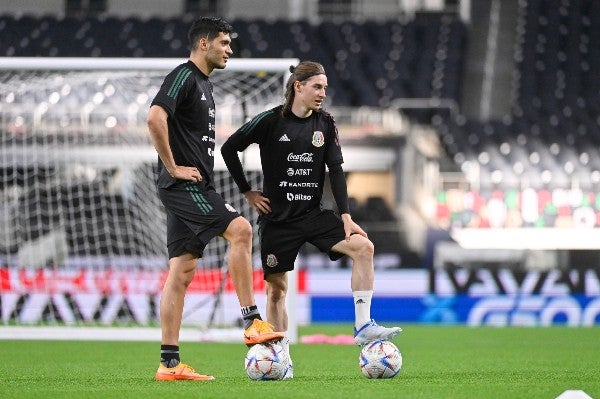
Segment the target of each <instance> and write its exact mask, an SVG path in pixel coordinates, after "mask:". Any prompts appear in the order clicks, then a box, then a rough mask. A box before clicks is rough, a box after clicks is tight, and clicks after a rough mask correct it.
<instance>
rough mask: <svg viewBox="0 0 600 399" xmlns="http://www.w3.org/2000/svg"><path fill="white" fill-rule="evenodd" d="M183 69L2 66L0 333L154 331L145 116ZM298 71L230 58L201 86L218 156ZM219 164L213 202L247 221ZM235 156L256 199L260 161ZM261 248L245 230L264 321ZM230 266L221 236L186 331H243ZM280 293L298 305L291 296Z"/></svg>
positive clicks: (134, 63)
mask: <svg viewBox="0 0 600 399" xmlns="http://www.w3.org/2000/svg"><path fill="white" fill-rule="evenodd" d="M185 61H187V59H171V58H169V59H165V58H127V59H125V58H123V59H121V58H41V57H33V58H29V57H19V58H2V57H0V203H1V204H2V205H1V206H0V295H1V299H2V300H1V302H0V308H1V309H0V310H1V313H0V314H1V316H2V322H3V323H4V324H17V325H19V324H37V323H44V324H50V325H61V324H69V325H73V324H75V325H95V324H111V325H112V324H133V325H152V324H155V323H156V322H158V303H159V297H160V287H161V285H162V282H163V281H164V278H165V273H166V268H167V265H168V259H167V258H168V257H167V253H166V243H165V241H166V220H165V214H164V210H163V208H162V204H161V203H160V201H159V199H158V197H157V194H156V189H155V185H154V180H155V177H154V174H155V166H156V161H157V154H156V151H155V150H154V147H153V146H152V143H151V141H150V137H149V134H148V133H147V125H146V116H147V111H148V108H149V104H150V101H151V100H152V98H153V97H154V95H155V94H156V92H157V91H158V89H159V88H160V85H161V84H162V81H163V79H164V77H165V76H166V74H167V73H168V72H169V71H170V70H172V69H173V68H174V67H176V66H177V65H178V64H180V63H183V62H185ZM297 63H298V60H297V59H293V58H292V59H230V60H229V61H228V63H227V67H226V68H225V69H223V70H215V71H214V72H213V73H212V74H211V77H210V79H211V82H212V83H213V86H214V98H215V103H216V140H217V147H219V146H220V144H221V143H222V142H223V141H224V140H225V139H226V137H228V135H230V134H231V133H233V131H235V129H237V128H238V127H239V126H241V125H242V124H243V123H244V122H246V121H247V120H248V119H249V118H250V117H252V116H253V115H255V114H257V113H259V112H262V111H264V110H265V109H267V108H269V107H273V106H275V105H277V104H280V103H281V102H282V100H283V93H284V88H285V82H286V81H287V78H288V77H289V74H290V72H289V66H290V65H296V64H297ZM249 152H252V149H250V150H249ZM216 153H217V156H216V157H215V180H216V185H217V190H218V191H219V192H221V193H222V194H223V195H224V197H225V198H226V199H227V200H228V201H229V202H230V203H231V204H232V205H233V206H234V207H235V208H236V209H237V210H238V211H239V212H240V213H241V214H242V215H243V216H245V217H246V218H248V219H249V220H251V221H252V222H254V221H255V219H256V215H255V214H254V211H253V210H252V209H251V208H250V207H249V206H248V205H247V204H246V203H245V201H244V198H243V196H242V195H241V194H240V193H239V191H238V189H237V186H236V185H235V183H234V182H233V180H232V179H231V177H230V175H229V173H228V172H227V171H226V168H225V166H224V163H223V161H222V159H220V151H218V150H217V151H216ZM254 153H255V151H254ZM243 158H244V160H245V165H246V170H247V174H248V178H249V180H250V182H251V184H252V185H253V186H255V187H260V185H261V183H262V177H261V174H260V163H259V162H256V159H252V157H250V156H245V157H243ZM255 230H256V229H255ZM259 248H260V247H259V245H258V236H257V234H256V231H255V236H254V247H253V265H254V271H255V273H254V280H255V281H254V282H255V291H256V295H257V302H258V304H259V307H260V308H261V311H262V312H263V314H264V313H265V311H266V308H265V303H264V301H265V298H264V281H262V272H261V270H260V254H259ZM226 255H227V243H226V241H225V240H224V239H222V238H220V237H217V238H215V239H214V240H212V241H211V242H210V243H209V245H208V246H207V248H206V252H205V254H204V256H203V258H202V259H200V260H199V262H198V270H197V274H196V276H195V278H194V281H193V282H192V284H191V285H190V289H189V291H188V294H187V296H186V305H185V309H184V320H183V323H184V324H187V325H191V326H200V327H202V328H214V327H219V328H233V327H237V328H239V326H238V325H237V324H238V323H239V316H240V313H239V304H238V303H237V297H236V296H235V292H234V289H233V286H232V284H231V281H230V279H228V278H227V270H226V269H227V265H226ZM294 281H295V279H294ZM289 295H290V296H292V297H294V296H295V295H296V286H295V285H294V286H293V287H291V286H290V293H289ZM293 302H294V301H292V302H291V303H293ZM294 310H295V309H289V311H290V334H291V335H292V336H293V338H294V340H295V339H296V337H297V332H296V330H297V324H296V317H295V315H294Z"/></svg>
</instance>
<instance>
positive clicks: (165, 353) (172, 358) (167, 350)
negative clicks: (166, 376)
mask: <svg viewBox="0 0 600 399" xmlns="http://www.w3.org/2000/svg"><path fill="white" fill-rule="evenodd" d="M160 362H161V363H162V365H163V366H165V367H175V366H177V365H178V364H179V362H180V360H179V345H161V346H160Z"/></svg>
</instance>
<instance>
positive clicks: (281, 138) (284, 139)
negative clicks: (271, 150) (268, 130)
mask: <svg viewBox="0 0 600 399" xmlns="http://www.w3.org/2000/svg"><path fill="white" fill-rule="evenodd" d="M279 141H290V139H289V138H288V136H287V134H285V133H284V134H283V136H281V137H280V138H279Z"/></svg>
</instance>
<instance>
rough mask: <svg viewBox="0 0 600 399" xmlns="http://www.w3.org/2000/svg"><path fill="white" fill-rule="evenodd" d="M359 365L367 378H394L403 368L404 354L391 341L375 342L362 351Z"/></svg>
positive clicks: (364, 347)
mask: <svg viewBox="0 0 600 399" xmlns="http://www.w3.org/2000/svg"><path fill="white" fill-rule="evenodd" d="M359 365H360V371H362V373H363V374H364V375H365V377H367V378H394V377H395V376H396V375H398V373H399V372H400V369H401V368H402V354H401V353H400V350H399V349H398V347H397V346H396V345H394V344H393V343H391V342H390V341H382V340H378V341H373V342H370V343H368V344H367V345H365V346H363V348H362V349H361V351H360V356H359Z"/></svg>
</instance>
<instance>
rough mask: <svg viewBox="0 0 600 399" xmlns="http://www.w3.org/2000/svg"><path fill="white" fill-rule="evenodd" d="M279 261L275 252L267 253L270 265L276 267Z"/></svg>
mask: <svg viewBox="0 0 600 399" xmlns="http://www.w3.org/2000/svg"><path fill="white" fill-rule="evenodd" d="M277 263H279V262H278V261H277V257H276V256H275V255H273V254H268V255H267V266H269V267H275V266H277Z"/></svg>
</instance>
